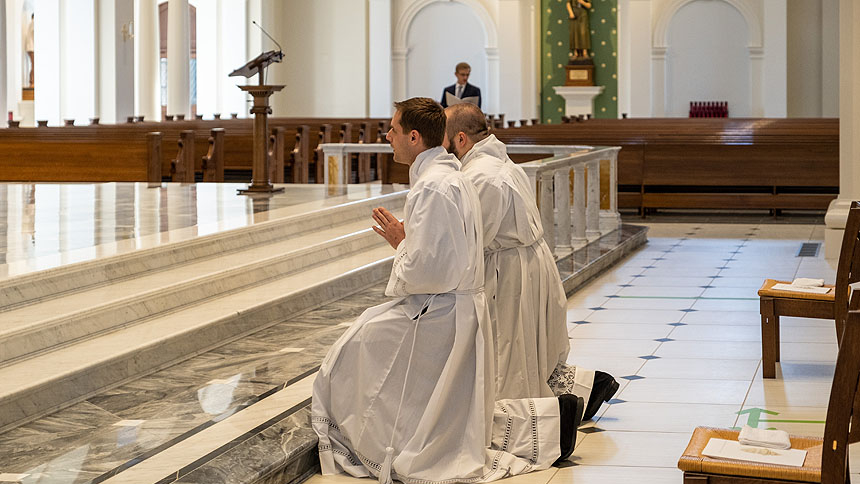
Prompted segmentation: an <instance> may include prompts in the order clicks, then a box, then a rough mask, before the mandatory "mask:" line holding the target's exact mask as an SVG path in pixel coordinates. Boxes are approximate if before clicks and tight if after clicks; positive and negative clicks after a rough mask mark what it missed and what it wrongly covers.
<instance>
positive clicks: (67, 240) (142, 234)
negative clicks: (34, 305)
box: [0, 183, 402, 278]
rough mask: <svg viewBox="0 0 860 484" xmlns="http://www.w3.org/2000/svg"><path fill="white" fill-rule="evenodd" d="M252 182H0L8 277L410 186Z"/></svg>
mask: <svg viewBox="0 0 860 484" xmlns="http://www.w3.org/2000/svg"><path fill="white" fill-rule="evenodd" d="M244 187H245V185H244V184H232V183H218V184H214V183H199V184H180V183H162V184H161V185H157V186H155V187H153V188H149V186H148V185H147V184H146V183H76V184H59V183H50V184H47V183H46V184H22V183H2V184H0V278H4V277H9V276H14V275H18V274H23V273H27V272H31V271H34V270H42V269H48V268H51V267H57V266H60V265H64V264H69V263H73V262H79V261H84V260H91V259H94V258H97V257H105V256H109V255H113V254H119V253H124V252H128V251H131V250H137V249H142V248H147V247H153V246H157V245H161V244H164V243H168V242H177V241H180V240H185V239H189V238H193V237H197V236H201V235H207V234H211V233H214V232H220V231H224V230H228V229H233V228H238V227H244V226H248V225H252V224H255V223H260V222H265V221H267V220H272V219H275V218H281V217H286V216H290V215H295V214H297V213H303V212H305V211H308V210H313V209H316V208H321V207H327V206H333V205H337V204H342V203H346V202H350V201H355V200H361V199H365V198H368V197H370V196H374V195H379V194H384V193H391V192H393V191H396V190H399V189H401V188H402V187H399V186H391V185H380V184H367V185H348V186H338V187H333V188H329V187H326V186H323V185H293V184H291V185H286V190H285V191H284V192H283V193H278V194H274V195H273V196H271V197H249V196H245V195H238V194H237V193H236V190H237V189H238V188H244Z"/></svg>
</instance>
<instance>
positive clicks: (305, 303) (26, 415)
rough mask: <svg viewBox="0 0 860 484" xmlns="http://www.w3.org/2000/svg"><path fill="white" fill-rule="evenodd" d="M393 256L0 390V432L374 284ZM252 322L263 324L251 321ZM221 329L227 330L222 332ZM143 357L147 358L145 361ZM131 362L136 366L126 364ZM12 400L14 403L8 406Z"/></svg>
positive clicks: (385, 274) (382, 277)
mask: <svg viewBox="0 0 860 484" xmlns="http://www.w3.org/2000/svg"><path fill="white" fill-rule="evenodd" d="M392 261H393V256H392V257H387V258H385V259H382V260H378V261H375V262H372V263H369V264H365V265H363V266H360V267H357V268H354V269H351V270H349V271H347V272H345V273H343V274H341V275H340V276H337V277H332V278H329V279H327V280H325V281H321V282H319V283H317V284H315V285H311V286H308V287H306V288H304V289H302V290H299V291H296V292H293V293H290V294H285V295H282V296H279V297H277V298H274V299H272V300H269V301H265V302H261V303H259V304H257V305H255V306H253V307H251V308H248V309H244V310H240V311H233V312H232V314H230V315H228V316H224V317H221V318H218V319H216V320H213V321H211V322H210V324H206V325H198V326H197V327H196V328H193V329H191V330H184V331H179V332H177V333H174V334H173V335H170V337H165V336H161V337H158V338H155V340H154V341H150V342H148V343H146V344H144V345H142V346H139V347H137V348H134V349H133V350H124V351H122V352H120V353H119V354H115V355H114V356H112V357H110V358H107V359H101V360H100V361H97V362H95V363H93V364H90V365H87V366H85V367H83V368H78V369H75V370H69V371H65V372H63V373H62V374H60V375H56V377H55V378H53V379H50V380H47V381H42V382H39V383H37V384H34V385H33V386H31V387H29V388H25V389H22V390H20V391H17V392H15V393H13V394H7V395H0V433H2V432H6V431H8V430H10V429H12V428H15V427H17V426H20V425H23V424H25V423H27V422H31V421H33V420H35V419H37V418H39V417H42V416H45V415H47V414H49V413H52V412H55V411H57V410H60V409H63V408H66V407H69V406H71V405H74V404H77V403H80V402H82V401H85V400H87V399H88V398H90V397H93V396H95V395H97V394H98V393H100V392H103V391H106V390H109V389H111V388H116V387H118V386H121V385H124V384H126V383H128V382H130V381H133V380H135V379H137V378H140V377H142V376H145V375H148V374H151V373H153V372H156V371H159V370H162V369H165V368H167V367H170V366H172V365H175V364H177V363H179V362H181V361H184V360H186V359H188V358H191V357H194V356H197V355H199V354H202V353H205V352H207V351H210V350H212V349H215V348H217V347H219V346H222V345H224V344H227V343H230V342H232V341H235V340H237V339H239V338H242V337H244V336H246V335H248V334H251V333H254V332H257V331H260V330H263V329H265V328H267V327H269V326H272V325H274V324H277V323H278V322H280V321H282V320H283V317H284V314H286V310H288V309H289V310H290V312H289V314H290V317H295V316H298V315H301V314H304V313H306V312H308V311H311V310H313V309H316V308H319V307H321V306H323V305H325V304H329V303H332V302H334V301H337V300H339V299H342V298H344V297H346V296H349V295H351V294H354V293H356V292H358V291H361V290H364V289H366V288H367V287H370V286H371V285H373V284H378V283H380V282H382V281H384V280H385V279H386V278H387V277H388V276H389V274H390V272H391V264H392ZM296 302H299V303H300V304H298V307H300V308H301V309H295V308H290V307H289V306H291V305H296V304H295V303H296ZM253 321H265V323H263V324H254V323H253ZM242 323H244V324H242ZM220 332H224V333H229V335H227V336H224V335H221V334H219V333H220ZM185 340H191V341H194V342H195V343H196V344H197V346H196V348H194V349H191V350H190V349H189V348H188V347H187V344H184V342H185ZM72 348H73V347H72ZM173 355H178V356H173ZM142 362H147V363H146V364H145V365H144V364H143V363H142ZM135 365H138V368H130V367H133V366H135ZM94 371H100V372H101V373H102V375H104V376H107V378H104V379H105V380H109V381H108V382H107V383H104V384H97V383H95V382H94V380H95V379H96V378H94V376H93V372H94ZM112 372H118V373H123V374H122V375H121V377H119V378H109V377H110V376H111V373H112ZM57 394H60V395H61V396H60V398H59V399H60V400H61V402H60V403H57V404H49V403H44V402H49V401H50V399H51V398H52V396H53V398H54V400H56V399H57V397H56V396H55V395H57ZM12 405H14V408H10V406H12Z"/></svg>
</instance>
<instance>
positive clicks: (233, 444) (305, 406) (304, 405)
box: [91, 366, 319, 484]
mask: <svg viewBox="0 0 860 484" xmlns="http://www.w3.org/2000/svg"><path fill="white" fill-rule="evenodd" d="M318 371H319V366H315V367H313V368H310V369H309V370H307V371H304V372H302V373H301V374H299V375H297V376H295V377H292V378H290V379H289V380H287V382H286V383H284V384H281V385H278V386H275V387H272V388H271V389H269V390H268V391H266V392H264V393H262V394H260V395H258V396H257V397H255V398H253V399H251V400H250V401H248V402H245V403H243V404H241V405H239V406H238V407H236V409H235V411H234V412H233V413H232V414H231V415H236V414H237V413H239V412H241V411H243V410H245V409H247V408H248V407H250V406H252V405H254V404H255V403H257V402H259V401H261V400H263V399H265V398H268V397H270V396H272V395H274V394H275V393H277V392H279V391H282V390H285V389H287V388H288V387H289V386H290V385H292V384H293V383H296V382H298V381H300V380H303V379H304V378H306V377H308V376H311V375H313V374H314V373H316V372H318ZM302 411H307V412H310V396H308V398H307V399H306V400H305V401H303V402H301V403H298V404H297V405H295V406H293V407H290V408H288V409H286V410H284V411H283V412H281V413H280V414H278V415H277V416H276V417H274V418H271V419H268V420H266V421H265V422H263V423H262V424H260V425H257V426H256V427H255V428H254V429H253V430H251V431H249V432H248V433H247V434H246V435H244V436H242V437H240V438H238V439H234V440H232V441H229V442H226V443H225V444H224V445H222V446H221V447H219V448H218V449H217V450H215V451H213V452H211V453H209V454H207V455H205V456H202V457H200V458H198V459H197V460H195V462H194V463H192V464H190V465H188V466H185V467H183V468H182V469H180V470H179V471H176V472H171V477H178V478H182V477H183V476H184V475H187V474H190V473H191V472H193V471H194V470H196V469H199V468H200V467H201V466H202V465H205V464H206V463H207V462H210V461H211V460H213V459H217V458H218V457H219V456H221V455H224V454H226V453H228V452H230V451H232V450H233V449H234V448H237V447H239V446H242V445H245V444H247V442H248V441H249V440H250V439H252V438H254V437H255V436H257V435H259V434H260V433H262V432H264V431H265V430H266V429H268V428H269V427H271V426H272V425H277V424H278V423H280V422H282V421H284V420H286V419H288V418H290V417H292V416H293V415H295V414H296V413H299V412H302ZM218 422H220V420H216V419H212V420H209V421H207V422H204V423H202V424H200V425H198V426H196V427H194V428H191V429H188V430H187V431H185V432H183V433H182V434H180V435H177V436H176V437H173V438H172V439H170V440H168V441H166V442H164V443H162V444H161V445H159V446H157V447H155V448H153V449H150V450H148V451H146V452H144V453H143V454H140V455H137V456H135V457H134V458H133V459H130V460H128V461H127V462H124V463H122V464H120V465H118V466H116V467H114V468H113V469H111V470H109V471H107V472H104V473H102V474H101V475H99V476H97V477H95V478H94V479H92V481H91V484H99V483H100V482H102V481H104V480H106V479H109V478H111V477H113V476H115V475H117V474H119V473H121V472H122V471H124V470H126V469H129V468H131V467H134V466H135V465H137V464H138V463H140V462H143V461H145V460H147V459H149V458H150V457H153V456H155V455H157V454H159V453H161V452H162V451H164V450H166V449H168V448H170V447H172V446H174V445H176V444H177V443H179V442H182V441H183V440H185V439H187V438H189V437H191V436H193V435H195V434H197V433H199V432H200V431H202V430H205V429H206V428H209V427H211V426H213V425H216V424H217V423H218ZM308 430H310V424H309V425H308ZM311 432H312V431H311ZM316 442H317V441H316V440H314V442H313V445H314V446H316ZM306 447H307V444H304V445H302V447H301V448H300V449H298V451H299V452H304V451H305V450H306ZM297 454H298V452H297ZM298 457H301V456H298ZM293 460H294V459H288V462H292V461H293Z"/></svg>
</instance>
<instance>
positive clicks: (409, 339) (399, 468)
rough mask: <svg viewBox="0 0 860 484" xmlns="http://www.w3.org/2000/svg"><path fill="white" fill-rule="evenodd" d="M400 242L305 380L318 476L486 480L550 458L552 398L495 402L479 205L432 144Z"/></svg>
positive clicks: (554, 441) (417, 483) (555, 426)
mask: <svg viewBox="0 0 860 484" xmlns="http://www.w3.org/2000/svg"><path fill="white" fill-rule="evenodd" d="M409 179H410V182H411V188H410V190H409V194H408V196H407V198H406V205H405V220H404V228H405V232H406V238H405V239H404V240H403V241H402V242H401V243H400V245H399V246H398V247H397V252H396V255H395V257H394V264H393V267H392V270H391V276H390V278H389V282H388V286H387V288H386V291H385V292H386V294H387V295H389V296H396V297H397V298H396V299H395V300H393V301H390V302H387V303H384V304H381V305H379V306H375V307H372V308H369V309H368V310H366V311H365V312H364V313H363V314H362V315H361V316H360V317H359V318H358V319H357V320H356V321H355V322H354V323H353V324H352V325H351V326H350V328H349V329H348V330H347V331H346V333H344V335H343V336H341V338H340V339H339V340H338V341H337V342H336V343H335V344H334V346H333V347H332V348H331V350H330V351H329V353H328V355H327V356H326V358H325V359H324V360H323V363H322V366H321V367H320V371H319V374H318V376H317V379H316V381H315V382H314V393H313V403H312V423H313V428H314V431H315V432H316V433H317V435H318V436H319V452H320V463H321V466H322V471H323V474H334V473H340V472H347V473H349V474H351V475H353V476H357V477H367V476H379V474H383V478H382V479H384V476H385V474H386V472H385V470H384V469H386V468H388V466H387V465H386V462H385V460H386V454H387V453H386V449H387V448H390V449H391V453H390V455H391V458H390V462H391V465H390V469H391V473H390V476H391V477H392V478H393V479H397V480H400V481H402V482H405V483H407V484H433V483H443V482H444V483H453V482H486V481H492V480H495V479H499V478H502V477H505V476H509V475H514V474H520V473H524V472H529V471H533V470H539V469H545V468H547V467H549V466H550V465H551V464H552V463H553V462H554V461H555V460H556V459H557V458H558V457H559V452H560V450H559V425H560V422H559V420H560V419H559V409H558V400H557V399H555V398H536V399H521V400H503V401H499V402H496V401H495V388H494V385H492V384H485V383H489V382H493V381H494V380H495V368H494V366H493V354H494V352H493V347H492V342H493V340H494V337H493V335H492V334H491V331H492V328H491V325H490V323H489V314H488V312H487V306H486V300H485V297H484V292H483V278H484V274H483V271H484V268H483V244H482V233H481V230H482V229H481V220H480V216H481V213H480V210H481V208H480V205H479V201H478V195H477V193H476V191H475V188H474V186H473V185H472V183H471V182H469V181H468V180H467V179H466V178H465V177H464V176H463V174H462V173H461V172H460V163H459V162H458V161H457V159H456V158H455V157H453V156H452V155H449V154H448V153H446V152H445V150H444V149H443V148H441V147H437V148H432V149H429V150H426V151H424V152H423V153H421V154H420V155H419V156H418V157H417V159H416V160H415V162H414V163H413V164H412V166H411V167H410V170H409Z"/></svg>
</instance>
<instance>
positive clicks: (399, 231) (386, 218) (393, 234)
mask: <svg viewBox="0 0 860 484" xmlns="http://www.w3.org/2000/svg"><path fill="white" fill-rule="evenodd" d="M373 220H374V221H375V222H376V223H377V224H378V225H375V226H373V231H374V232H376V233H377V234H379V235H380V236H381V237H382V238H383V239H385V240H386V241H387V242H388V243H389V244H391V247H393V248H394V249H397V246H398V245H400V242H402V241H403V239H405V238H406V231H404V229H403V222H401V221H400V220H397V217H395V216H394V214H392V213H391V212H389V211H388V210H386V209H385V208H383V207H379V208H374V209H373Z"/></svg>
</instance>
